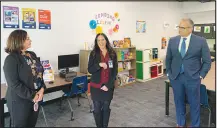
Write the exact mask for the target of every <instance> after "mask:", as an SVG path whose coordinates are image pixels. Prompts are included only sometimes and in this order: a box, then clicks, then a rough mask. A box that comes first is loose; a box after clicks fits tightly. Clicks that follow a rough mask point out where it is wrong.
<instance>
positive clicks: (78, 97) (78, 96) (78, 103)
mask: <svg viewBox="0 0 217 128" xmlns="http://www.w3.org/2000/svg"><path fill="white" fill-rule="evenodd" d="M76 97H77V101H78V106H81V104H80V101H79V95H78V94H76Z"/></svg>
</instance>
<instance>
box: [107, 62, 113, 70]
mask: <svg viewBox="0 0 217 128" xmlns="http://www.w3.org/2000/svg"><path fill="white" fill-rule="evenodd" d="M108 65H109V68H113V63H112V60H109V61H108Z"/></svg>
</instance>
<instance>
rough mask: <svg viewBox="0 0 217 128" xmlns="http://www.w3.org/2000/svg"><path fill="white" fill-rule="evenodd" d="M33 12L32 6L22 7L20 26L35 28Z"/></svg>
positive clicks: (34, 11)
mask: <svg viewBox="0 0 217 128" xmlns="http://www.w3.org/2000/svg"><path fill="white" fill-rule="evenodd" d="M35 13H36V10H35V9H33V8H22V28H25V29H36V20H35V18H36V16H35V15H36V14H35Z"/></svg>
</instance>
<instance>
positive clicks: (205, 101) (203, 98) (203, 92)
mask: <svg viewBox="0 0 217 128" xmlns="http://www.w3.org/2000/svg"><path fill="white" fill-rule="evenodd" d="M186 104H188V101H187V100H186ZM200 104H201V107H203V108H205V109H207V110H208V111H209V119H208V127H210V124H211V108H210V106H209V102H208V94H207V90H206V86H205V85H203V84H201V85H200ZM186 115H187V113H186Z"/></svg>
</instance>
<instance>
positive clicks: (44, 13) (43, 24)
mask: <svg viewBox="0 0 217 128" xmlns="http://www.w3.org/2000/svg"><path fill="white" fill-rule="evenodd" d="M38 20H39V29H51V12H50V10H40V9H39V10H38Z"/></svg>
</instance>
